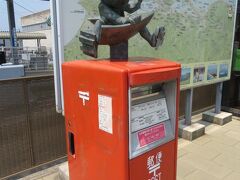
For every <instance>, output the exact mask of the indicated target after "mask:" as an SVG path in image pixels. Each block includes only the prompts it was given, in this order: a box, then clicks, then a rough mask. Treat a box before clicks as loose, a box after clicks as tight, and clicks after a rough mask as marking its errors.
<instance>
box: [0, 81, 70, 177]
mask: <svg viewBox="0 0 240 180" xmlns="http://www.w3.org/2000/svg"><path fill="white" fill-rule="evenodd" d="M65 155H66V142H65V125H64V118H63V117H62V115H61V114H57V113H56V108H55V96H54V82H53V76H41V77H27V78H22V79H17V80H4V81H0V179H1V178H3V177H6V176H9V175H12V174H15V173H18V172H21V171H24V170H26V169H31V168H34V167H36V166H39V165H41V164H43V163H48V162H50V161H53V160H56V159H58V158H61V157H64V156H65Z"/></svg>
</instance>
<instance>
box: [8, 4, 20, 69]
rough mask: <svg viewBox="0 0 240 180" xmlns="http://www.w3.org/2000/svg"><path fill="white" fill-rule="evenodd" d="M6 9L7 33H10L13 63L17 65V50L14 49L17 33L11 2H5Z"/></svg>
mask: <svg viewBox="0 0 240 180" xmlns="http://www.w3.org/2000/svg"><path fill="white" fill-rule="evenodd" d="M7 8H8V22H9V33H10V39H11V46H12V57H13V63H14V64H18V58H17V49H16V47H17V33H16V24H15V14H14V6H13V0H7Z"/></svg>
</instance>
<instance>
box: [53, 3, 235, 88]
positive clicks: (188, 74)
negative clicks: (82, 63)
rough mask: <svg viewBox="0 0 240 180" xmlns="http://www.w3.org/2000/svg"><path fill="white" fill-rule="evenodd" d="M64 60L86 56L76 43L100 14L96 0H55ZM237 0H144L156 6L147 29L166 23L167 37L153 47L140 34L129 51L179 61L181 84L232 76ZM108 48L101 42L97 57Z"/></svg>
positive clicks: (146, 7) (194, 84) (188, 85)
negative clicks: (156, 47)
mask: <svg viewBox="0 0 240 180" xmlns="http://www.w3.org/2000/svg"><path fill="white" fill-rule="evenodd" d="M57 2H58V4H59V5H58V8H57V11H58V16H59V17H58V19H59V23H60V24H61V28H60V30H61V32H60V33H59V36H60V44H61V47H62V49H61V48H60V51H61V53H62V56H60V57H62V59H63V60H64V61H71V60H76V59H80V60H81V59H90V57H88V56H86V55H84V54H83V53H82V52H81V50H80V46H81V43H80V42H79V35H80V29H84V30H86V29H91V28H92V27H91V26H93V25H92V24H91V23H90V22H89V21H88V20H87V19H88V18H92V17H96V16H99V13H98V4H99V2H100V0H71V1H69V0H61V1H60V0H58V1H57ZM236 9H237V0H143V2H142V5H141V10H142V11H155V15H154V17H153V19H152V21H151V22H150V23H149V24H148V28H149V30H150V31H151V32H153V31H154V30H155V28H156V27H157V26H164V27H165V30H166V35H165V40H164V42H163V45H162V46H161V47H160V48H159V49H154V48H151V47H150V46H149V44H148V43H147V42H146V41H145V40H143V39H142V38H141V37H140V35H137V36H135V37H134V38H132V39H130V41H129V56H143V57H158V58H166V59H169V60H173V61H178V62H180V63H181V64H182V77H181V89H188V88H192V87H197V86H203V85H207V84H213V83H217V82H222V81H225V80H228V79H230V71H231V63H232V51H233V40H234V31H235V20H236ZM108 57H109V47H107V46H100V47H99V58H108Z"/></svg>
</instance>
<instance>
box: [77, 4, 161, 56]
mask: <svg viewBox="0 0 240 180" xmlns="http://www.w3.org/2000/svg"><path fill="white" fill-rule="evenodd" d="M141 3H142V0H137V1H129V0H101V2H100V3H99V6H98V9H99V14H100V18H90V19H89V20H90V21H91V22H92V23H93V24H94V30H93V32H83V31H81V35H80V41H81V42H82V44H83V46H82V50H83V52H84V53H85V54H87V55H90V56H93V57H97V47H98V45H110V47H111V51H112V52H111V55H112V54H115V52H117V51H119V50H120V51H121V52H123V50H121V49H119V48H122V49H125V48H127V45H126V44H127V41H128V39H129V38H131V37H132V36H134V35H135V34H137V33H138V32H139V33H140V35H141V36H142V37H143V38H144V39H145V40H146V41H147V42H148V43H149V44H150V45H151V46H152V47H155V48H158V47H159V46H160V45H162V43H163V40H164V35H165V28H164V27H158V28H156V30H155V32H154V33H153V34H151V33H150V32H149V30H148V29H147V27H146V25H147V24H148V23H149V22H150V20H151V18H152V17H153V14H154V12H147V13H146V12H145V13H144V12H138V10H139V9H140V7H141ZM125 12H127V13H129V14H128V15H125V14H124V13H125ZM124 44H125V45H124ZM116 48H117V49H116ZM118 54H119V53H118ZM120 54H124V53H120ZM120 54H119V56H118V55H117V56H116V55H113V58H117V59H121V58H123V57H122V56H124V57H125V58H127V54H126V52H125V55H120ZM118 57H119V58H118Z"/></svg>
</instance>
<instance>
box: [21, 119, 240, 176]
mask: <svg viewBox="0 0 240 180" xmlns="http://www.w3.org/2000/svg"><path fill="white" fill-rule="evenodd" d="M200 123H203V124H205V125H206V126H207V127H206V135H204V136H203V137H201V138H199V139H196V140H194V141H193V142H189V141H186V140H183V139H179V147H178V149H179V151H178V172H177V180H240V119H238V118H237V117H234V118H233V121H232V122H230V123H228V124H226V125H224V126H219V125H214V124H209V123H207V122H202V121H200ZM59 179H60V178H59V174H58V171H57V166H55V167H53V168H50V169H47V170H45V171H41V172H38V173H36V174H33V175H31V176H28V177H25V178H23V180H59Z"/></svg>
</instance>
